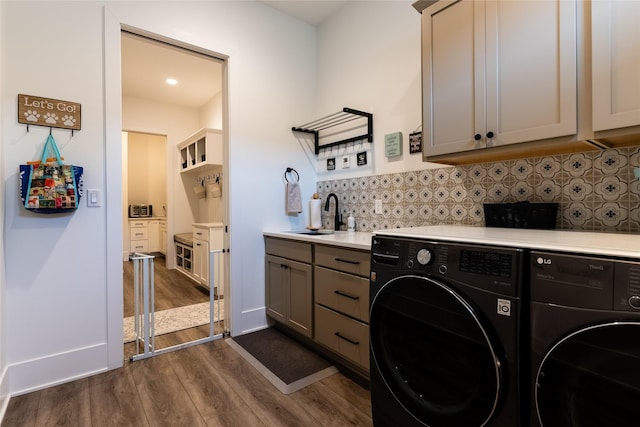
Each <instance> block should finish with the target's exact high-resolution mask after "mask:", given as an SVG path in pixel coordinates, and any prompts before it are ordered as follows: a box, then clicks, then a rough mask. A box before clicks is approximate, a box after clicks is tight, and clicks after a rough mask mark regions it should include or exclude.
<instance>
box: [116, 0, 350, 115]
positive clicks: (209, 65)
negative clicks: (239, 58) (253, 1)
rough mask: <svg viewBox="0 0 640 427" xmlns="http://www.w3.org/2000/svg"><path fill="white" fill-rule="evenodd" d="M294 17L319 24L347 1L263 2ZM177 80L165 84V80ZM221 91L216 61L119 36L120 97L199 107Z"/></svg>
mask: <svg viewBox="0 0 640 427" xmlns="http://www.w3.org/2000/svg"><path fill="white" fill-rule="evenodd" d="M262 3H264V4H266V5H268V6H270V7H273V8H274V9H277V10H279V11H280V12H282V13H285V14H287V15H289V16H292V17H294V18H297V19H300V20H302V21H304V22H308V23H309V24H311V25H318V24H320V23H321V22H323V21H324V20H325V19H327V18H328V17H329V16H330V15H331V14H333V13H334V12H335V11H336V10H338V9H340V8H341V7H342V6H344V5H345V4H346V3H347V1H337V0H336V1H334V0H324V1H318V0H295V1H291V0H289V1H283V0H274V1H272V0H262ZM169 77H171V78H174V79H176V80H177V81H178V84H177V85H175V86H170V85H168V84H167V83H166V82H165V81H166V79H167V78H169ZM221 90H222V63H221V62H220V61H219V60H216V59H215V58H211V57H207V56H204V55H202V54H199V53H195V52H190V51H188V50H185V49H181V48H177V47H174V46H170V45H167V44H165V43H161V42H157V41H154V40H150V39H147V38H145V37H140V36H137V35H134V34H130V33H126V32H123V33H122V95H123V96H130V97H135V98H141V99H147V100H150V101H154V102H159V103H164V104H170V105H177V106H182V107H188V108H196V109H198V108H200V107H202V106H203V105H204V104H206V103H207V102H209V101H210V100H211V98H213V97H214V96H215V95H216V94H218V93H219V92H220V91H221Z"/></svg>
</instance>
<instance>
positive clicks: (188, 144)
mask: <svg viewBox="0 0 640 427" xmlns="http://www.w3.org/2000/svg"><path fill="white" fill-rule="evenodd" d="M178 150H179V151H180V172H181V173H184V172H190V171H199V170H203V169H206V168H209V167H212V166H221V165H222V162H223V155H222V131H221V130H218V129H201V130H199V131H198V132H196V133H195V134H193V135H192V136H190V137H189V138H187V139H186V140H184V141H183V142H181V143H180V144H178Z"/></svg>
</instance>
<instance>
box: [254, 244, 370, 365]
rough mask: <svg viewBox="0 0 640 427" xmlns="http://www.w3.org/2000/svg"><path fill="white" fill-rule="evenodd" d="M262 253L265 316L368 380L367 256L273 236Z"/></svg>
mask: <svg viewBox="0 0 640 427" xmlns="http://www.w3.org/2000/svg"><path fill="white" fill-rule="evenodd" d="M265 251H266V258H265V278H266V295H265V299H266V313H267V316H268V317H269V318H271V319H273V320H275V321H276V322H278V323H279V324H281V325H284V326H286V327H288V328H289V329H291V330H293V331H295V332H297V333H298V334H299V335H302V336H304V337H307V338H309V339H310V340H309V343H312V345H313V346H315V347H316V348H317V349H318V350H319V351H321V352H322V353H324V354H325V355H327V356H328V357H334V358H335V359H336V361H339V362H341V364H343V365H345V366H347V367H350V369H352V370H353V371H356V372H359V373H360V375H363V376H364V375H368V373H369V278H368V276H369V265H370V264H369V263H370V260H369V258H370V254H369V252H368V251H361V250H355V249H348V248H342V247H333V246H328V245H319V244H314V243H307V242H300V241H296V240H287V239H280V238H275V237H265ZM301 339H304V338H302V337H301Z"/></svg>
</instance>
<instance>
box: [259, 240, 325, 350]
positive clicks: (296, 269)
mask: <svg viewBox="0 0 640 427" xmlns="http://www.w3.org/2000/svg"><path fill="white" fill-rule="evenodd" d="M265 243H266V248H267V255H266V259H265V269H266V271H265V277H266V308H267V315H268V316H269V317H270V318H272V319H273V320H275V321H277V322H280V323H282V324H284V325H286V326H288V327H289V328H291V329H293V330H294V331H296V332H298V333H300V334H302V335H304V336H306V337H309V338H311V337H312V336H313V277H312V271H313V270H312V267H311V264H310V261H311V245H310V244H306V243H299V242H287V241H286V240H283V239H271V238H267V240H266V242H265ZM296 259H299V260H302V261H305V260H308V261H309V262H301V261H298V260H296Z"/></svg>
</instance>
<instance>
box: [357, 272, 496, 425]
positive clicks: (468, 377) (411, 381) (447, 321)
mask: <svg viewBox="0 0 640 427" xmlns="http://www.w3.org/2000/svg"><path fill="white" fill-rule="evenodd" d="M480 316H481V314H479V313H478V312H477V311H476V310H475V309H474V308H473V307H472V306H471V305H470V304H469V303H468V302H466V301H465V300H464V298H463V297H462V296H461V295H459V294H457V293H456V292H455V291H454V290H452V289H451V288H449V287H448V286H447V285H445V284H443V283H441V282H438V281H436V280H433V279H431V278H428V277H418V276H403V277H399V278H396V279H393V280H391V281H389V282H388V283H387V284H385V285H384V286H383V287H382V288H381V289H380V291H379V292H378V294H377V295H375V297H374V299H373V301H372V302H371V313H370V335H371V341H370V342H371V355H372V358H373V361H374V364H375V366H374V367H372V368H374V369H377V370H378V372H379V373H380V375H381V377H382V378H383V379H384V382H385V383H386V386H387V387H388V389H389V390H390V391H391V393H392V394H393V395H394V397H395V398H396V399H397V400H398V402H399V403H400V404H401V405H402V406H403V407H404V408H405V410H407V411H408V412H409V413H410V414H411V415H413V416H414V417H415V418H416V419H417V420H419V421H420V422H422V423H424V424H426V425H429V426H430V427H452V426H465V427H476V426H483V425H485V424H486V423H487V422H488V421H489V420H490V419H491V417H492V416H493V414H494V413H495V412H496V408H497V407H498V405H499V402H500V395H501V390H502V386H501V384H502V372H501V371H502V370H501V362H500V361H499V360H498V358H497V357H496V354H497V347H496V346H495V344H496V343H497V342H498V340H497V339H495V338H493V337H494V336H495V334H494V333H492V332H491V329H490V328H488V326H487V322H484V321H482V320H481V317H480ZM500 354H502V353H500Z"/></svg>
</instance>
